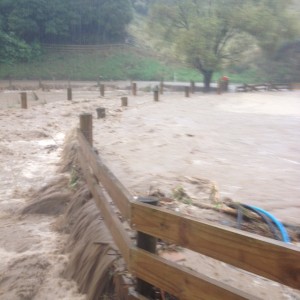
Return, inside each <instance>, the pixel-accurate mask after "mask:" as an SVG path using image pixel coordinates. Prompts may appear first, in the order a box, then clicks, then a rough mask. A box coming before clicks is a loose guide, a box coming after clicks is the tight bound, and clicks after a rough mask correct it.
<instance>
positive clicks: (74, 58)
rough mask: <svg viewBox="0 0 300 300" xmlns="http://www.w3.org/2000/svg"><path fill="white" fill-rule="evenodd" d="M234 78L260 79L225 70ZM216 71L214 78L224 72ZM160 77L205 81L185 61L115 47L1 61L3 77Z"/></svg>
mask: <svg viewBox="0 0 300 300" xmlns="http://www.w3.org/2000/svg"><path fill="white" fill-rule="evenodd" d="M222 74H226V75H227V76H229V78H230V80H231V82H235V83H243V82H247V83H252V82H256V81H257V79H258V78H257V74H256V73H255V72H253V71H251V70H250V71H247V72H243V73H242V74H234V73H231V72H226V73H225V72H223V73H222ZM222 74H221V73H218V72H216V73H215V74H214V77H213V81H217V79H218V78H219V77H220V76H221V75H222ZM99 76H102V78H103V79H104V80H129V79H132V80H146V81H152V80H160V79H161V78H164V80H166V81H172V80H174V79H176V80H177V81H190V80H194V81H196V82H199V81H202V79H203V78H202V75H201V74H200V73H199V72H198V71H197V70H194V69H192V68H188V67H186V66H184V65H180V64H174V63H166V62H163V61H162V60H161V59H158V58H154V57H147V56H145V55H141V54H139V53H135V52H134V51H133V50H131V51H126V52H125V51H123V52H122V51H120V50H113V51H111V52H110V53H107V52H106V53H105V52H100V51H98V52H88V53H78V52H77V53H58V52H48V53H47V54H46V53H45V54H43V55H42V56H41V57H39V58H38V59H36V60H35V61H31V62H28V63H17V64H14V65H9V64H1V65H0V78H1V79H7V78H9V77H11V78H13V79H19V80H23V79H24V80H25V79H41V80H46V79H56V80H66V79H70V80H97V78H99Z"/></svg>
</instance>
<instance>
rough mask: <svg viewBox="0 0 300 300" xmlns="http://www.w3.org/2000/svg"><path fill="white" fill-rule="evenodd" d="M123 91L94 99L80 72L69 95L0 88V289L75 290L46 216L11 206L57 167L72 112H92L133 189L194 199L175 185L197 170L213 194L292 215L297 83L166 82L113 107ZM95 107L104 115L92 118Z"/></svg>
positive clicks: (19, 292) (280, 295)
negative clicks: (209, 85)
mask: <svg viewBox="0 0 300 300" xmlns="http://www.w3.org/2000/svg"><path fill="white" fill-rule="evenodd" d="M27 84H30V83H27ZM126 84H127V83H123V86H125V85H126ZM123 95H128V92H127V91H126V90H125V89H123V90H122V89H118V90H108V91H107V94H106V96H105V97H104V98H100V97H99V93H98V91H97V89H96V87H95V86H93V84H92V83H89V84H85V83H83V84H82V86H81V87H80V88H79V87H78V88H77V89H75V90H74V91H73V98H74V101H73V102H68V101H66V91H65V90H59V89H55V90H53V89H52V90H50V91H47V90H45V91H41V90H35V94H33V93H32V92H30V91H29V92H28V98H29V109H28V110H21V109H19V106H20V103H19V94H18V91H6V90H4V91H0V158H1V159H0V168H1V172H0V241H1V242H0V255H1V260H0V299H3V300H6V299H7V300H15V299H18V300H19V299H20V300H21V299H34V300H44V299H75V300H77V299H78V300H81V299H87V298H86V295H83V294H81V293H79V291H78V285H77V284H76V283H75V282H74V281H72V280H70V279H69V278H66V277H65V276H64V274H65V272H66V269H67V266H68V264H69V262H70V257H69V254H68V253H67V252H65V251H64V249H66V245H67V243H68V242H67V241H68V239H69V236H68V234H66V233H63V232H57V231H56V230H55V224H56V223H57V216H55V215H54V216H49V215H33V214H30V215H21V214H20V212H21V210H22V209H23V208H24V207H25V206H26V205H27V204H28V202H29V201H30V200H31V199H30V198H31V196H32V194H33V191H34V190H39V189H40V188H41V187H43V186H45V185H46V184H47V183H48V182H49V181H51V180H52V179H53V177H54V178H57V176H60V175H57V164H58V162H59V158H60V155H61V150H62V147H63V140H64V137H65V134H67V133H68V132H69V131H70V130H71V129H73V128H75V127H77V125H78V115H79V114H80V113H82V112H92V113H93V115H94V117H95V118H94V139H95V147H96V148H97V149H98V150H99V152H100V154H101V155H102V157H103V158H104V159H105V160H106V161H107V163H108V165H109V166H110V167H111V169H112V170H113V172H114V173H115V174H116V176H117V177H118V178H119V179H120V180H121V181H122V182H123V183H124V185H125V186H126V187H128V189H129V190H130V191H131V192H132V193H133V194H134V195H141V194H146V193H148V191H149V190H150V189H153V190H154V189H160V190H161V191H163V192H164V193H165V194H167V195H170V193H171V191H172V189H173V188H176V187H178V186H183V187H185V188H186V189H187V190H188V189H190V190H188V192H190V194H191V195H192V196H193V197H195V198H197V195H198V194H197V189H195V188H194V189H193V187H191V186H189V185H187V184H186V179H187V178H192V177H197V178H200V179H201V178H202V179H208V180H212V181H214V182H215V184H216V186H217V187H218V189H219V192H220V196H221V197H230V198H232V199H233V200H235V201H240V202H243V203H247V204H253V205H257V206H260V207H262V208H264V209H267V210H268V211H269V212H271V213H273V214H274V215H275V216H276V217H278V218H279V219H280V220H282V221H284V222H287V223H290V224H295V225H300V221H299V215H300V202H299V195H300V188H299V181H300V158H299V149H300V136H299V127H300V92H299V91H294V92H278V93H253V94H250V93H249V94H234V93H230V94H224V95H221V96H217V95H203V94H196V95H192V96H191V98H184V97H183V94H182V93H172V92H166V93H165V94H164V95H163V96H162V98H161V101H160V102H158V103H154V102H153V97H152V94H151V93H147V92H143V91H139V94H138V96H137V97H135V98H133V97H131V96H129V106H128V107H127V108H121V107H120V103H121V101H120V97H121V96H123ZM100 106H103V107H106V109H107V118H106V119H105V120H100V119H96V111H95V109H96V108H98V107H100ZM198 196H199V195H198ZM186 255H187V256H188V257H189V259H187V260H186V262H185V264H186V265H188V266H193V267H195V268H196V269H199V270H204V271H205V272H206V274H208V275H209V276H212V277H215V278H218V279H220V280H222V281H224V282H227V283H229V284H232V285H235V286H238V287H240V288H242V289H243V290H245V291H248V292H255V293H256V294H257V295H258V296H261V297H263V299H300V294H299V292H295V291H291V290H290V289H287V288H286V287H282V286H280V285H278V284H275V283H270V282H267V281H265V280H262V279H259V278H257V277H251V276H250V277H247V274H244V273H242V274H243V275H241V273H240V272H239V271H237V270H234V269H233V268H231V269H230V268H229V269H230V270H229V269H228V267H227V266H224V264H222V263H218V262H215V261H212V260H209V259H207V258H205V257H201V256H195V254H193V253H188V254H186ZM228 274H230V275H229V276H228ZM228 277H230V278H228ZM249 278H250V279H249Z"/></svg>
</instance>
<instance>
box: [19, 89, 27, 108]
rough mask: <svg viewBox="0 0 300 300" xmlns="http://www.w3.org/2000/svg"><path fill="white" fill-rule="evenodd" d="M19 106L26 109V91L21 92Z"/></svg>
mask: <svg viewBox="0 0 300 300" xmlns="http://www.w3.org/2000/svg"><path fill="white" fill-rule="evenodd" d="M21 108H24V109H27V108H28V107H27V93H26V92H21Z"/></svg>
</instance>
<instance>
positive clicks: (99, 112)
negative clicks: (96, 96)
mask: <svg viewBox="0 0 300 300" xmlns="http://www.w3.org/2000/svg"><path fill="white" fill-rule="evenodd" d="M96 111H97V118H98V119H104V118H105V117H106V113H105V108H104V107H99V108H96Z"/></svg>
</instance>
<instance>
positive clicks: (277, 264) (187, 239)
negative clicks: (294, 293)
mask: <svg viewBox="0 0 300 300" xmlns="http://www.w3.org/2000/svg"><path fill="white" fill-rule="evenodd" d="M131 214H132V216H131V225H132V227H133V228H135V229H136V230H138V231H141V232H144V233H147V234H149V235H153V236H155V237H158V238H160V239H162V240H164V241H168V242H171V243H175V244H177V245H180V246H183V247H186V248H189V249H191V250H193V251H196V252H199V253H202V254H204V255H207V256H210V257H212V258H215V259H218V260H221V261H223V262H226V263H229V264H231V265H233V266H236V267H238V268H241V269H244V270H246V271H249V272H252V273H255V274H257V275H260V276H263V277H266V278H268V279H271V280H274V281H277V282H279V283H282V284H285V285H288V286H290V287H292V288H295V289H300V249H299V247H296V246H292V245H288V244H285V243H282V242H279V241H275V240H272V239H269V238H264V237H260V236H258V235H255V234H251V233H247V232H242V231H240V230H237V229H233V228H229V227H225V226H220V225H215V224H213V223H208V222H207V223H204V222H199V221H197V220H195V219H192V218H188V217H183V216H181V215H179V214H176V213H174V212H170V211H167V210H165V209H162V208H157V207H153V206H150V205H146V204H142V203H138V202H135V203H132V212H131Z"/></svg>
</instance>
